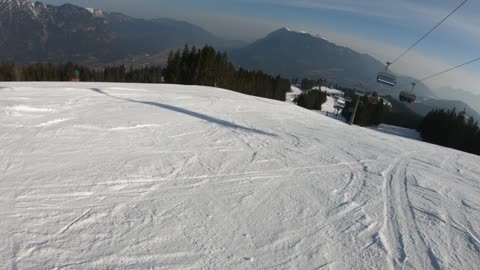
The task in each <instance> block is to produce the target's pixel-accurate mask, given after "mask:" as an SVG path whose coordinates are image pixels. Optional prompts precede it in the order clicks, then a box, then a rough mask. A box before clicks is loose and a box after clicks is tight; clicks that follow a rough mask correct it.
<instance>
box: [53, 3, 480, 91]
mask: <svg viewBox="0 0 480 270" xmlns="http://www.w3.org/2000/svg"><path fill="white" fill-rule="evenodd" d="M462 1H463V0H421V1H420V0H70V1H64V0H45V1H44V2H47V3H53V4H60V3H65V2H70V3H74V4H78V5H80V6H85V7H93V8H100V9H103V10H106V11H119V12H122V13H125V14H127V15H131V16H134V17H145V18H154V17H170V18H176V19H182V20H186V21H189V22H192V23H195V24H198V25H200V26H202V27H204V28H205V29H207V30H209V31H210V32H213V33H214V34H217V35H218V36H221V37H225V38H229V39H240V40H247V41H251V40H254V39H257V38H260V37H262V36H264V35H265V34H267V33H269V32H271V31H273V30H276V29H278V28H280V27H282V26H286V27H289V28H291V29H294V30H302V31H309V32H311V33H314V34H318V35H320V36H322V37H324V38H326V39H328V40H330V41H332V42H335V43H337V44H339V45H344V46H348V47H350V48H352V49H354V50H357V51H359V52H362V53H369V54H371V55H373V56H374V57H376V58H377V59H379V60H381V61H384V62H385V61H387V60H393V59H394V58H396V57H397V56H398V55H399V54H400V53H401V52H402V51H403V50H404V49H405V48H406V47H408V46H409V45H411V44H412V43H413V42H415V41H416V40H417V39H418V38H419V37H421V36H422V35H423V34H424V33H426V32H427V31H428V30H429V29H430V28H431V27H432V26H433V25H435V24H436V23H437V22H439V21H440V20H441V19H442V18H443V17H445V16H446V15H447V14H448V13H449V12H450V11H451V10H453V9H454V8H455V7H456V6H458V5H459V4H460V3H461V2H462ZM478 14H480V1H477V0H470V1H468V2H467V4H466V5H465V6H464V7H463V8H462V9H460V10H459V11H458V12H457V13H455V14H454V15H453V16H452V17H450V19H449V20H447V21H446V22H445V23H444V24H443V25H442V26H441V27H440V28H438V29H437V30H436V31H435V32H434V33H433V34H431V35H430V36H429V38H428V39H426V40H425V41H424V42H422V43H421V44H420V45H419V46H418V47H416V48H415V49H414V50H413V51H412V53H409V54H407V55H406V56H405V57H404V58H403V59H402V60H401V61H400V62H398V64H396V65H394V66H393V67H392V70H393V71H395V72H398V73H402V74H406V75H410V76H413V77H416V78H423V77H426V76H428V75H431V74H433V73H436V72H438V71H441V70H443V69H446V68H448V67H451V66H455V65H458V64H461V63H464V62H466V61H468V60H471V59H473V58H477V57H480V16H478ZM478 75H480V61H479V62H477V63H474V64H472V65H471V66H468V67H465V68H463V69H461V70H459V71H454V72H452V73H449V74H447V75H445V76H442V77H440V78H435V79H433V80H431V81H427V82H426V83H427V84H428V85H430V86H432V87H440V86H451V87H455V88H463V89H465V90H470V91H472V92H475V93H478V94H480V78H479V76H478Z"/></svg>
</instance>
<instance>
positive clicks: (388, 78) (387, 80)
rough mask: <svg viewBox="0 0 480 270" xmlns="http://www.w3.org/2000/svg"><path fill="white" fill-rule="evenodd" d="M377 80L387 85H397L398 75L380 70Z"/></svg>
mask: <svg viewBox="0 0 480 270" xmlns="http://www.w3.org/2000/svg"><path fill="white" fill-rule="evenodd" d="M377 81H378V82H380V83H383V84H386V85H390V86H395V85H397V77H395V75H392V74H389V73H387V72H379V73H378V75H377Z"/></svg>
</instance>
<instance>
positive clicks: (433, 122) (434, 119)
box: [418, 109, 480, 155]
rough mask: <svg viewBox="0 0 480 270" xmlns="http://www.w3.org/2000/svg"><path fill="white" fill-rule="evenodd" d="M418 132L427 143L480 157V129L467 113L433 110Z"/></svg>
mask: <svg viewBox="0 0 480 270" xmlns="http://www.w3.org/2000/svg"><path fill="white" fill-rule="evenodd" d="M418 131H419V132H420V134H421V135H422V138H423V140H424V141H426V142H430V143H434V144H438V145H442V146H445V147H450V148H454V149H458V150H461V151H464V152H469V153H472V154H476V155H480V129H479V127H478V122H476V121H475V120H474V119H473V117H466V115H465V111H462V112H456V110H455V109H453V110H433V111H431V112H429V113H428V114H427V116H425V118H424V119H423V121H422V123H421V124H420V127H419V128H418Z"/></svg>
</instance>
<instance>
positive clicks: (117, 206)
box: [0, 83, 480, 269]
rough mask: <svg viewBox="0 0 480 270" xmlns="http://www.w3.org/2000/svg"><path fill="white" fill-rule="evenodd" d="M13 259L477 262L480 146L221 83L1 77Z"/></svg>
mask: <svg viewBox="0 0 480 270" xmlns="http://www.w3.org/2000/svg"><path fill="white" fill-rule="evenodd" d="M0 126H1V128H0V138H1V140H0V171H1V174H0V190H2V197H1V199H0V215H1V217H2V218H1V219H0V228H2V229H1V230H0V238H1V239H2V240H4V241H2V242H1V244H0V259H1V261H2V262H3V265H6V266H7V267H10V268H12V269H36V268H48V269H51V268H82V269H118V268H120V269H153V268H158V267H162V266H164V268H168V269H321V268H325V267H327V268H330V269H368V268H373V269H476V268H477V266H478V265H479V263H480V257H479V253H478V251H479V249H480V241H479V240H480V237H479V235H480V231H479V228H480V182H479V180H478V179H479V177H480V168H479V167H478V166H477V165H478V164H479V162H480V157H478V156H473V155H469V154H465V153H462V152H458V151H455V150H451V149H447V148H443V147H438V146H435V145H431V144H427V143H423V142H420V141H415V140H411V139H406V138H402V137H397V136H393V135H388V134H384V133H380V132H377V131H375V130H370V129H365V128H361V127H356V126H348V125H346V124H344V123H341V122H338V121H336V120H333V119H330V118H328V117H325V116H323V115H320V114H318V113H316V112H311V111H308V110H304V109H302V108H300V107H298V106H294V105H291V104H287V103H285V102H277V101H273V100H266V99H262V98H257V97H253V96H245V95H241V94H238V93H235V92H231V91H226V90H222V89H216V88H208V87H195V86H178V85H141V84H101V83H78V84H75V83H0Z"/></svg>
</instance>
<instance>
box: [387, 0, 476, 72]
mask: <svg viewBox="0 0 480 270" xmlns="http://www.w3.org/2000/svg"><path fill="white" fill-rule="evenodd" d="M467 2H468V0H464V1H463V2H462V3H461V4H460V5H459V6H458V7H457V8H455V9H454V10H453V11H452V12H450V13H449V14H448V15H447V16H446V17H445V18H443V20H441V21H440V22H439V23H437V24H436V25H435V26H434V27H433V28H432V29H430V31H428V32H427V33H426V34H425V35H423V36H422V37H421V38H420V39H419V40H417V42H415V43H414V44H413V45H412V46H410V47H409V48H408V49H407V50H405V51H404V52H403V53H402V54H401V55H400V56H399V57H397V59H395V60H393V61H392V62H391V63H389V66H391V65H393V64H394V63H395V62H397V61H398V60H400V58H402V57H403V56H404V55H405V54H407V53H408V52H409V51H410V50H411V49H413V48H414V47H415V46H417V45H418V44H419V43H420V42H421V41H422V40H424V39H425V38H426V37H427V36H428V35H430V34H431V33H432V32H433V31H434V30H435V29H437V28H438V27H439V26H440V25H441V24H442V23H444V22H445V21H446V20H447V19H448V18H449V17H450V16H452V15H453V14H454V13H455V12H457V10H459V9H460V8H461V7H462V6H463V5H465V4H466V3H467Z"/></svg>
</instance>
